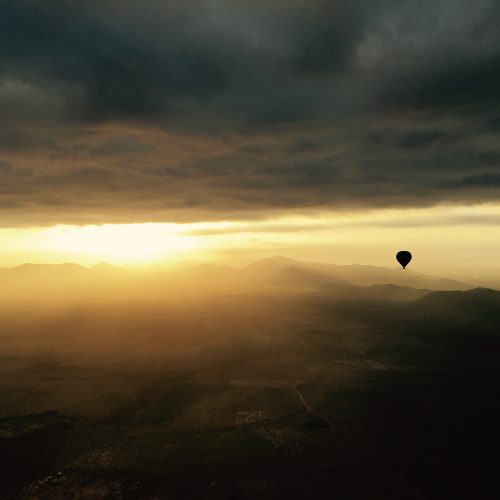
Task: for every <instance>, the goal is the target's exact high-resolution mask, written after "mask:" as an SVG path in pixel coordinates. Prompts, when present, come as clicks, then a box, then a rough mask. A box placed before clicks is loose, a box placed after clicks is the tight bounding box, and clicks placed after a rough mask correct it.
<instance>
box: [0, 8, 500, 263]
mask: <svg viewBox="0 0 500 500" xmlns="http://www.w3.org/2000/svg"><path fill="white" fill-rule="evenodd" d="M498 26H500V3H499V2H498V1H496V0H474V1H472V0H441V1H439V2H436V1H432V0H380V1H377V0H359V1H357V0H348V1H347V0H345V1H341V0H328V1H320V0H286V1H285V0H266V1H260V0H254V1H252V2H250V1H234V0H232V1H229V0H214V1H211V0H182V1H181V0H177V1H169V0H161V1H160V0H143V1H141V2H137V1H132V0H119V1H118V0H80V1H78V2H77V1H68V0H50V1H49V0H3V1H2V15H1V16H0V121H1V123H0V125H1V126H0V266H2V265H3V266H11V265H17V264H21V263H22V262H28V261H29V262H44V261H45V262H60V261H66V260H70V261H75V262H79V263H82V264H85V265H92V264H94V263H97V262H100V261H109V262H112V263H124V264H126V263H130V264H133V263H145V262H153V261H154V262H163V261H180V260H189V259H198V260H203V259H208V260H214V261H217V260H218V261H223V262H230V263H232V262H234V263H239V262H244V261H250V260H252V258H254V257H257V256H265V255H273V254H286V255H292V256H296V257H300V258H304V259H307V260H315V261H319V260H321V261H335V262H342V263H351V262H361V263H366V264H368V263H373V264H375V265H393V264H394V253H395V251H397V250H399V249H409V250H412V251H413V252H414V253H415V256H417V255H418V257H419V258H417V259H415V265H417V266H418V265H419V264H417V262H419V263H420V266H421V267H420V269H421V270H422V271H426V270H429V271H433V272H434V271H436V272H437V271H439V270H440V269H443V270H446V271H447V272H448V271H450V272H451V271H453V272H462V271H463V272H479V271H481V272H496V270H498V271H499V272H500V266H499V264H498V263H497V262H496V256H497V255H498V251H499V249H500V236H498V234H499V233H500V231H499V229H500V227H499V226H500V197H499V194H500V141H499V140H498V139H499V134H500V30H499V29H498Z"/></svg>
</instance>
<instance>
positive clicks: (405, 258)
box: [396, 250, 411, 269]
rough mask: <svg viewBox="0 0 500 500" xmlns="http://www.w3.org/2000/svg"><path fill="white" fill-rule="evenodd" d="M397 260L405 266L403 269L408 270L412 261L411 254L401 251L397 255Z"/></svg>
mask: <svg viewBox="0 0 500 500" xmlns="http://www.w3.org/2000/svg"><path fill="white" fill-rule="evenodd" d="M396 259H398V262H399V263H400V264H401V265H402V266H403V269H406V266H407V265H408V264H409V263H410V260H411V253H410V252H408V250H401V251H400V252H398V253H397V254H396Z"/></svg>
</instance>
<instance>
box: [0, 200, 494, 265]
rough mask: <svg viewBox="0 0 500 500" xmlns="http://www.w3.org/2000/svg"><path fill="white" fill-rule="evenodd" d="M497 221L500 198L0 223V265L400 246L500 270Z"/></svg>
mask: <svg viewBox="0 0 500 500" xmlns="http://www.w3.org/2000/svg"><path fill="white" fill-rule="evenodd" d="M499 227H500V204H497V205H495V204H484V205H476V206H439V207H432V208H422V209H415V208H413V209H399V210H396V209H391V210H372V211H365V212H358V213H354V212H352V213H348V212H344V213H335V214H334V213H311V214H302V215H288V216H282V217H275V218H268V219H261V220H239V221H238V220H235V221H215V222H195V223H185V224H177V223H143V224H140V223H138V224H104V225H99V226H98V225H87V226H74V225H71V226H70V225H57V226H53V227H46V228H43V227H35V228H0V267H7V266H13V265H20V264H23V263H26V262H33V263H62V262H75V263H78V264H81V265H84V266H89V265H90V266H92V265H96V264H98V263H100V262H107V263H110V264H117V265H124V264H130V265H134V266H135V265H147V266H149V265H155V266H156V265H164V264H165V265H171V264H177V263H179V262H185V261H189V262H192V261H197V262H216V263H223V264H230V265H244V264H247V263H249V262H251V261H252V260H255V259H258V258H263V257H266V256H272V255H276V254H281V255H287V256H290V257H294V258H298V259H302V260H312V261H322V262H335V263H338V264H350V263H354V262H356V263H360V264H372V265H382V266H390V265H394V262H393V261H394V258H393V257H394V256H393V252H394V250H395V249H399V247H405V248H411V249H412V251H414V252H415V255H416V258H415V262H414V263H412V265H413V267H414V268H415V269H417V268H418V267H419V266H422V270H423V271H424V270H425V272H429V271H432V270H435V271H436V272H440V271H441V270H443V269H444V268H445V267H446V268H450V269H452V270H456V271H457V272H458V271H460V272H463V271H464V270H466V269H473V268H475V269H478V267H484V268H485V269H486V268H488V269H498V262H497V255H498V249H499V248H500V231H498V230H497V228H499ZM450 255H453V259H450V258H449V256H450Z"/></svg>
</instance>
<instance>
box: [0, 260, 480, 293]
mask: <svg viewBox="0 0 500 500" xmlns="http://www.w3.org/2000/svg"><path fill="white" fill-rule="evenodd" d="M0 280H1V282H2V288H1V289H0V296H2V297H9V296H11V297H14V296H17V297H18V298H29V297H31V298H35V299H42V298H43V299H50V298H54V300H56V298H57V296H64V297H67V298H68V299H70V298H71V297H73V295H75V296H76V295H78V296H81V295H84V296H88V297H95V298H96V299H97V298H98V297H99V296H101V297H107V298H109V299H112V298H115V297H116V298H119V297H125V296H126V297H129V298H131V297H134V296H137V297H141V300H142V299H144V300H152V299H154V300H162V299H163V298H167V297H169V296H174V295H176V294H178V295H183V296H187V295H193V296H196V295H200V294H232V293H238V294H256V293H257V294H258V293H284V294H290V293H292V294H295V293H307V292H321V293H327V294H329V295H330V296H331V297H332V298H333V297H335V298H338V299H351V298H358V299H364V300H378V301H380V300H387V301H410V300H416V299H420V298H421V297H423V296H424V295H426V294H428V293H430V292H431V291H435V290H441V291H446V290H467V289H470V288H473V287H472V286H471V285H468V284H467V283H462V282H460V281H454V280H447V279H442V278H434V277H431V276H425V275H422V274H417V273H414V272H412V271H410V270H405V271H403V270H401V269H396V268H385V267H375V266H361V265H357V264H353V265H350V266H346V265H342V266H339V265H335V264H318V263H311V262H300V261H298V260H294V259H290V258H287V257H279V256H277V257H272V258H268V259H262V260H259V261H256V262H254V263H252V264H250V265H248V266H245V267H242V268H234V267H230V266H226V265H213V264H197V265H195V266H193V267H188V268H185V269H175V268H174V269H170V270H169V269H159V270H154V271H153V270H147V271H144V270H138V269H135V270H134V269H133V268H121V267H115V266H111V265H108V264H99V265H97V266H94V267H91V268H85V267H82V266H79V265H77V264H71V263H65V264H59V265H48V264H25V265H22V266H18V267H15V268H8V269H0Z"/></svg>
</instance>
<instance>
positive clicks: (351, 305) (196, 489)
mask: <svg viewBox="0 0 500 500" xmlns="http://www.w3.org/2000/svg"><path fill="white" fill-rule="evenodd" d="M499 297H500V294H499V293H497V292H492V291H488V290H472V291H468V292H434V293H430V294H428V295H425V296H423V297H422V298H417V299H415V300H413V299H412V300H408V301H394V300H374V299H370V300H356V299H351V300H333V299H332V298H331V296H330V294H329V293H327V292H318V293H308V294H298V295H291V294H290V295H288V296H276V295H273V296H261V297H259V296H252V297H247V296H219V297H212V298H206V299H203V300H198V301H191V302H189V303H188V302H186V303H185V304H184V305H178V304H177V305H175V304H170V305H169V304H160V303H158V304H156V305H153V304H147V305H145V304H142V303H139V302H134V303H128V304H115V305H108V306H102V305H101V306H97V305H92V304H87V305H79V306H72V307H66V308H64V309H60V310H55V309H50V308H49V309H46V308H40V310H36V308H35V309H33V308H31V309H30V310H29V311H28V310H27V308H28V306H22V305H18V306H17V308H10V307H3V308H2V312H1V336H0V415H1V419H0V470H1V477H2V479H1V482H0V497H2V498H5V497H6V498H23V499H24V498H26V499H27V498H40V499H59V498H60V499H68V498H81V499H87V498H92V499H98V498H134V499H135V498H148V499H160V498H162V499H163V498H165V499H197V498H213V499H217V498H224V499H226V498H234V499H255V498H261V499H294V498H296V499H323V498H325V499H326V498H339V499H368V498H369V499H381V500H390V499H418V498H427V499H445V498H446V499H448V498H449V499H476V500H479V499H490V498H491V499H493V498H500V497H499V495H500V488H499V484H498V480H497V470H496V464H497V462H498V449H499V444H500V440H499V422H500V404H499V399H498V388H499V382H500V364H499V362H498V360H499V357H498V356H499V354H500V332H499V331H498V324H499V322H498V321H499V320H500V298H499ZM31 307H32V306H31ZM495 457H496V458H495Z"/></svg>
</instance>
